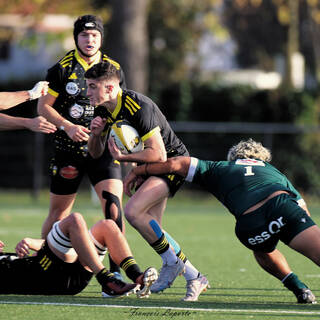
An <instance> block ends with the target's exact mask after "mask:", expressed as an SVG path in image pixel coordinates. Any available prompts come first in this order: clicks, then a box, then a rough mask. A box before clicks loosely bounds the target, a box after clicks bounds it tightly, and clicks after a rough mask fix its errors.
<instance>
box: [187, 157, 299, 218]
mask: <svg viewBox="0 0 320 320" xmlns="http://www.w3.org/2000/svg"><path fill="white" fill-rule="evenodd" d="M186 180H187V181H190V182H191V181H192V182H194V183H197V184H199V185H201V186H202V187H204V188H205V189H206V190H207V191H209V192H210V193H212V194H213V195H214V196H215V197H216V198H217V199H218V200H220V201H221V202H222V203H223V204H224V205H225V206H226V207H227V208H228V209H229V211H230V212H231V213H232V214H233V215H234V216H235V217H236V218H238V217H239V216H241V214H242V213H243V212H245V211H246V210H247V209H249V208H251V207H252V206H254V205H255V204H257V203H258V202H260V201H262V200H263V199H265V198H267V197H268V196H269V195H270V194H272V193H273V192H275V191H279V190H284V191H288V192H289V193H290V194H291V195H292V196H293V198H294V199H295V200H296V201H297V202H299V201H302V202H303V200H302V197H301V195H300V193H299V192H298V191H297V190H296V189H295V188H294V187H293V185H292V184H291V182H290V181H289V180H288V179H287V178H286V176H285V175H284V174H282V173H281V172H280V171H279V170H278V169H276V168H275V167H273V166H272V165H271V164H270V163H268V162H264V161H261V160H254V159H238V160H236V161H205V160H199V159H196V158H191V164H190V167H189V173H188V176H187V178H186Z"/></svg>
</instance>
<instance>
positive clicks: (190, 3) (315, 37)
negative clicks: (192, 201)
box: [0, 0, 320, 194]
mask: <svg viewBox="0 0 320 320" xmlns="http://www.w3.org/2000/svg"><path fill="white" fill-rule="evenodd" d="M0 8H1V10H2V13H21V14H25V15H28V14H33V15H36V16H39V17H41V16H42V15H43V14H45V13H64V14H70V15H72V16H75V17H76V16H78V15H81V14H87V13H93V14H98V15H100V16H101V17H102V18H103V20H104V21H105V23H106V24H105V28H106V32H105V35H106V36H105V42H104V48H105V49H106V51H107V52H108V54H109V55H110V56H111V57H113V58H115V59H116V60H118V61H119V62H120V63H121V65H122V66H123V69H124V70H125V73H126V76H127V82H128V87H129V88H132V89H134V90H137V91H140V92H143V93H146V94H148V95H149V96H150V97H152V98H153V99H154V100H155V101H156V102H157V103H158V105H159V106H160V108H161V109H162V110H163V112H164V114H165V115H166V116H167V118H168V119H169V120H172V121H181V120H184V121H185V120H193V121H217V122H218V121H223V122H231V121H233V122H234V121H237V122H274V123H278V122H280V123H292V124H304V125H310V126H311V125H312V126H318V125H319V112H320V110H319V94H318V82H319V77H320V71H319V70H320V67H319V61H320V59H319V58H320V45H319V43H320V42H319V36H320V27H319V25H320V4H319V3H318V1H317V0H224V1H223V0H201V1H196V0H171V1H156V0H130V1H126V0H78V1H74V2H66V1H62V0H55V1H54V2H53V1H49V0H16V1H11V2H7V1H4V0H0ZM208 33H209V34H211V35H212V36H213V37H215V38H216V39H218V40H219V41H221V42H223V41H230V39H232V41H234V42H235V44H236V52H235V59H236V65H237V66H238V67H239V68H255V69H260V70H264V71H272V70H275V69H276V67H277V61H278V57H282V59H283V61H285V69H284V81H283V83H282V86H281V87H280V88H279V89H276V90H268V91H265V90H257V89H255V88H252V87H249V86H245V85H238V86H233V87H226V86H223V85H222V84H221V83H220V82H219V77H217V76H216V75H215V74H214V73H213V74H212V77H211V78H209V79H208V77H207V78H206V79H204V78H203V75H202V73H203V71H206V70H202V69H201V62H202V60H201V59H202V58H201V56H200V55H199V50H198V48H199V44H200V41H201V39H202V37H203V35H204V34H208ZM295 52H300V53H301V54H302V55H303V56H304V58H305V71H306V78H307V80H308V81H307V83H308V84H309V87H308V88H306V89H304V90H296V89H294V87H293V84H292V74H291V73H292V69H293V66H292V61H293V60H292V59H291V56H292V55H293V54H294V53H295ZM212 57H213V59H214V58H215V52H212ZM24 84H26V83H24ZM29 87H31V85H30V86H29ZM196 137H197V136H196V135H195V137H193V139H195V138H196ZM237 138H239V137H237ZM219 139H223V141H228V142H229V139H230V138H229V137H228V136H227V135H220V137H219ZM288 139H289V142H288ZM319 139H320V137H319V134H318V133H312V134H304V135H292V136H290V138H287V139H286V140H285V141H282V138H281V136H279V137H277V138H276V139H274V143H273V154H274V163H275V164H276V165H277V166H278V167H280V169H281V170H283V171H285V172H286V173H287V174H288V175H289V177H290V178H291V179H292V180H293V182H294V183H295V184H297V185H298V186H299V187H301V188H303V190H305V191H306V192H309V193H317V194H319V192H318V191H317V190H318V187H319V186H320V173H319V170H318V168H317V166H316V164H317V161H318V159H319V156H320V154H319V153H320V148H318V145H319V141H318V140H319ZM233 140H234V138H233V139H230V143H235V141H233ZM186 144H187V145H188V141H186ZM224 151H225V150H224ZM207 155H208V156H209V155H210V156H212V157H214V158H216V159H222V158H223V157H224V156H225V153H224V154H222V152H221V153H217V152H216V153H213V154H211V153H210V152H208V153H207ZM283 155H285V156H283Z"/></svg>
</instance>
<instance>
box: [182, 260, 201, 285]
mask: <svg viewBox="0 0 320 320" xmlns="http://www.w3.org/2000/svg"><path fill="white" fill-rule="evenodd" d="M199 275H200V272H199V271H198V270H197V269H196V268H195V267H194V266H193V264H192V263H191V262H190V261H189V260H187V261H186V263H185V272H184V273H183V276H184V277H185V279H186V280H187V281H188V280H193V279H196V278H198V277H199Z"/></svg>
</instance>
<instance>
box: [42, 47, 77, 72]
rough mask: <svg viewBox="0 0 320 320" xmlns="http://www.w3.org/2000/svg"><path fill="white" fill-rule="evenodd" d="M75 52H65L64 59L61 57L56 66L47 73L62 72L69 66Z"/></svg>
mask: <svg viewBox="0 0 320 320" xmlns="http://www.w3.org/2000/svg"><path fill="white" fill-rule="evenodd" d="M74 53H75V50H71V51H69V52H67V53H66V54H65V55H64V57H62V58H61V59H60V60H59V61H58V62H57V63H56V64H54V65H53V66H52V67H51V68H50V69H49V70H48V72H54V71H63V70H64V69H65V68H66V67H67V66H69V65H70V62H71V61H72V59H73V58H74Z"/></svg>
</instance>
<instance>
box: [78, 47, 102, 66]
mask: <svg viewBox="0 0 320 320" xmlns="http://www.w3.org/2000/svg"><path fill="white" fill-rule="evenodd" d="M74 56H75V58H76V59H77V61H78V63H79V64H81V66H82V67H83V69H84V70H85V71H87V70H88V69H90V68H91V67H92V66H94V65H95V64H97V63H99V62H100V60H101V51H98V52H97V53H96V57H95V59H94V61H93V62H91V63H90V65H89V64H88V63H87V62H86V61H85V60H84V59H82V58H81V57H80V55H79V52H78V50H76V53H75V55H74Z"/></svg>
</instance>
